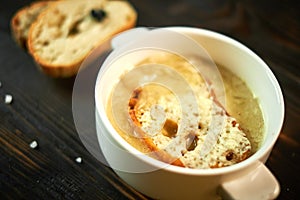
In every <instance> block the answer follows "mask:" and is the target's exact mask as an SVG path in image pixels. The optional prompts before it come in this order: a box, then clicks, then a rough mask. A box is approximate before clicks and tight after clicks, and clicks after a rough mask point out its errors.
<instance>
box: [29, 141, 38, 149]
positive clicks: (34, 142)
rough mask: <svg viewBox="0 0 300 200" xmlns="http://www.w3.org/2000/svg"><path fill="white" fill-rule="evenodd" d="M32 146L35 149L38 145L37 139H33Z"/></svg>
mask: <svg viewBox="0 0 300 200" xmlns="http://www.w3.org/2000/svg"><path fill="white" fill-rule="evenodd" d="M29 146H30V148H32V149H35V148H37V147H38V143H37V141H35V140H33V141H32V142H31V143H30V144H29Z"/></svg>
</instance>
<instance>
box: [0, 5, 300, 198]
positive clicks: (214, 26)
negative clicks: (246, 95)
mask: <svg viewBox="0 0 300 200" xmlns="http://www.w3.org/2000/svg"><path fill="white" fill-rule="evenodd" d="M29 2H30V1H29V0H26V1H23V0H16V1H5V3H4V2H2V5H1V7H0V41H1V42H0V51H1V52H0V82H1V83H2V86H1V87H0V198H1V199H148V198H147V197H146V196H144V195H142V194H140V193H139V192H137V191H135V190H134V189H132V188H131V187H129V186H128V185H127V184H126V183H124V182H123V181H122V180H121V179H120V178H119V177H118V176H116V174H115V173H114V172H113V171H112V170H111V169H110V168H109V167H107V166H105V165H103V164H102V163H100V162H99V161H97V160H96V159H95V158H94V157H93V156H92V155H91V154H89V152H88V151H87V150H86V149H85V148H84V146H83V145H82V143H81V141H80V139H79V137H78V135H77V132H76V129H75V126H74V122H73V116H72V87H73V83H74V79H72V78H71V79H65V80H58V79H52V78H49V77H47V76H46V75H44V74H42V73H41V72H40V71H39V70H38V69H37V67H36V66H35V64H34V62H33V61H32V58H31V57H30V56H29V55H28V54H27V53H26V52H25V51H23V50H22V49H20V48H19V47H18V46H17V45H16V44H15V42H14V41H13V39H12V37H11V33H10V28H9V22H10V19H11V17H12V15H13V14H14V13H15V12H16V11H17V9H19V8H20V7H22V6H24V5H27V4H28V3H29ZM130 2H131V3H132V4H133V6H134V7H135V8H136V10H137V11H138V13H139V18H138V26H150V27H159V26H171V25H172V26H175V25H176V26H178V25H184V26H193V27H201V28H207V29H210V30H214V31H218V32H220V33H223V34H226V35H229V36H230V37H233V38H235V39H237V40H239V41H241V42H242V43H244V44H245V45H247V46H248V47H249V48H251V49H252V50H253V51H255V52H256V53H257V54H258V55H260V56H261V57H262V58H263V59H264V60H265V61H266V62H267V64H268V65H269V66H270V68H271V69H272V71H273V72H274V74H275V75H276V77H277V78H278V80H279V83H280V85H281V87H282V90H283V93H284V96H285V103H286V120H285V124H284V127H283V130H282V133H281V135H280V137H279V139H278V141H277V143H276V145H275V147H274V150H273V151H272V154H271V156H270V159H269V160H268V162H267V165H268V167H269V168H270V170H271V171H272V172H273V173H274V174H275V176H276V177H277V178H278V180H279V182H280V185H281V193H280V196H279V198H278V199H300V196H299V192H298V190H299V189H300V185H299V183H300V178H299V176H298V173H299V165H300V163H299V149H300V148H299V147H300V145H299V143H300V134H299V133H300V123H299V121H300V105H299V102H300V98H299V94H300V87H299V86H300V71H299V69H300V64H299V63H300V62H299V58H300V39H299V38H300V37H299V36H300V16H299V10H300V7H299V3H298V2H297V1H284V2H281V1H279V0H275V1H266V0H262V1H258V0H255V1H250V0H246V1H238V0H231V1H221V0H203V1H196V0H188V1H179V0H175V1H171V0H166V1H159V0H153V1H145V0H131V1H130ZM262 87H263V86H262ZM5 94H12V95H13V102H12V104H9V105H7V104H5V103H4V100H3V98H4V96H5ZM33 140H36V141H37V142H38V148H36V149H31V148H30V147H29V144H30V143H31V142H32V141H33ZM78 156H80V157H81V158H82V159H83V162H82V163H77V162H76V161H75V159H76V157H78Z"/></svg>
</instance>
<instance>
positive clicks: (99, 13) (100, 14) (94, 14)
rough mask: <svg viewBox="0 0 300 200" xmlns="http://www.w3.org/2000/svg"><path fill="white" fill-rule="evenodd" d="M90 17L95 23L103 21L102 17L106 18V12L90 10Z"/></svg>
mask: <svg viewBox="0 0 300 200" xmlns="http://www.w3.org/2000/svg"><path fill="white" fill-rule="evenodd" d="M91 15H92V17H93V18H94V19H96V20H97V21H101V20H103V18H104V17H106V12H105V11H104V10H102V9H97V10H94V9H92V10H91Z"/></svg>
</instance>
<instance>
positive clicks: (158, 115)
mask: <svg viewBox="0 0 300 200" xmlns="http://www.w3.org/2000/svg"><path fill="white" fill-rule="evenodd" d="M201 64H202V66H201V67H202V70H203V69H204V70H206V69H209V70H210V69H212V67H213V66H211V65H212V64H211V63H209V62H205V61H204V60H203V62H202V63H201ZM217 71H218V72H220V80H221V81H222V86H223V88H222V89H224V92H225V96H223V97H222V96H218V95H216V91H214V89H211V85H210V84H211V83H210V80H209V78H210V77H208V79H207V77H204V76H203V74H202V73H201V70H200V71H199V70H198V69H197V68H195V66H193V64H192V63H191V62H188V61H187V60H186V59H185V58H183V57H180V56H178V55H174V54H171V53H167V52H163V53H162V52H159V53H158V54H155V55H151V56H149V57H148V58H146V59H144V60H143V61H141V62H140V63H139V64H137V65H136V66H135V67H134V68H133V69H132V70H131V71H128V72H127V73H125V74H124V75H123V76H122V77H120V81H119V83H118V84H117V86H116V87H115V88H114V90H113V91H112V95H111V96H110V99H109V101H108V104H107V115H108V118H109V120H110V122H111V124H112V125H113V127H114V128H115V129H116V131H117V132H118V133H119V134H120V135H121V136H122V137H123V138H124V139H125V140H126V141H127V142H128V143H129V144H131V145H132V146H134V147H135V148H136V149H138V150H139V151H140V152H142V153H145V154H148V155H149V156H151V157H154V158H156V159H159V160H161V161H164V162H168V163H170V164H173V165H177V166H182V167H189V168H204V169H205V168H218V167H225V166H229V165H232V164H235V163H238V162H241V161H242V160H244V159H246V158H248V157H249V156H251V155H252V154H253V153H255V152H256V151H257V150H258V149H259V147H260V144H261V143H262V141H263V138H264V120H263V116H262V112H261V109H260V105H259V100H258V99H256V98H255V95H254V94H253V93H252V92H251V90H250V89H249V88H248V87H247V85H246V84H245V82H244V81H243V80H241V79H240V78H239V77H237V76H236V75H234V73H232V72H231V71H229V70H228V69H226V68H225V67H223V66H221V65H217ZM212 79H214V77H212ZM131 82H135V84H136V86H134V87H130V86H129V85H130V84H131ZM137 83H138V84H137ZM212 84H213V83H212ZM133 85H134V84H133ZM128 88H130V89H129V90H130V91H129V92H130V93H131V95H130V96H129V98H128V99H126V100H121V99H122V98H119V97H122V96H126V95H125V93H126V92H125V93H124V94H123V92H124V91H125V90H128ZM115 94H116V95H115ZM221 100H222V101H221ZM117 104H122V106H123V107H124V106H126V107H127V116H128V120H126V118H125V120H124V119H123V120H119V119H120V118H119V117H118V115H124V113H122V112H120V111H119V110H116V109H115V108H116V107H117V106H116V105H117ZM126 126H127V128H125V129H124V128H123V127H126ZM128 127H129V128H128Z"/></svg>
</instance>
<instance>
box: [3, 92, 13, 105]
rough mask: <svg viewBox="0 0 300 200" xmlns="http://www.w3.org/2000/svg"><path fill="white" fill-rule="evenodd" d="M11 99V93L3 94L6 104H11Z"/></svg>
mask: <svg viewBox="0 0 300 200" xmlns="http://www.w3.org/2000/svg"><path fill="white" fill-rule="evenodd" d="M12 100H13V97H12V95H10V94H6V95H5V97H4V102H5V103H6V104H11V102H12Z"/></svg>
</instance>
